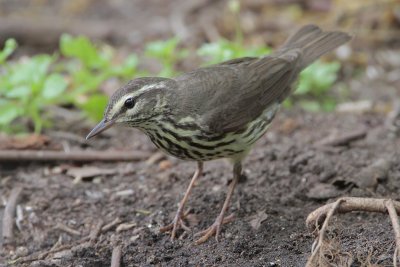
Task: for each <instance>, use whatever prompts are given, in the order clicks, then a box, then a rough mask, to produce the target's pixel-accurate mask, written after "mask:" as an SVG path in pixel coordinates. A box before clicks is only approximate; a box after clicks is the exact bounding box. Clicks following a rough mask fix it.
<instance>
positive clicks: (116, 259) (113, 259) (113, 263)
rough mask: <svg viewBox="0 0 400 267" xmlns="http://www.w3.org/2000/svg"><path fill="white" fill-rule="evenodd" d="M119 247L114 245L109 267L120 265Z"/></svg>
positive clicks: (118, 266)
mask: <svg viewBox="0 0 400 267" xmlns="http://www.w3.org/2000/svg"><path fill="white" fill-rule="evenodd" d="M121 254H122V253H121V247H120V246H115V247H114V249H113V251H112V256H111V267H120V265H121Z"/></svg>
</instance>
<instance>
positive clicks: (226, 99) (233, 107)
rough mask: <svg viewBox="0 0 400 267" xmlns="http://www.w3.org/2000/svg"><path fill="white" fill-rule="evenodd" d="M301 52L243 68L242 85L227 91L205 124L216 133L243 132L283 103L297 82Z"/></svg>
mask: <svg viewBox="0 0 400 267" xmlns="http://www.w3.org/2000/svg"><path fill="white" fill-rule="evenodd" d="M299 58H300V53H299V52H298V53H294V52H293V53H292V54H290V55H289V54H287V55H285V56H283V57H274V56H271V57H264V58H262V59H259V60H257V61H254V62H252V63H251V64H249V65H247V66H244V67H242V68H240V67H239V70H237V74H238V76H239V77H240V78H239V79H238V84H237V85H236V86H235V87H232V88H229V89H227V88H225V89H224V92H225V93H224V94H221V96H220V99H219V100H218V99H215V100H214V101H213V102H214V103H213V106H214V107H215V108H212V107H210V109H209V111H208V112H206V113H205V114H204V115H203V116H202V117H203V123H204V124H205V125H207V126H208V127H209V128H210V129H211V130H212V131H214V132H230V131H235V130H239V129H242V128H243V127H245V126H246V125H247V124H248V123H249V122H251V121H252V120H254V119H256V118H257V117H259V116H260V115H261V114H262V113H263V112H264V110H266V109H267V108H268V107H269V106H271V105H273V104H275V103H280V102H282V101H283V100H284V99H285V98H286V96H287V95H288V94H289V93H290V91H291V84H292V83H293V82H294V81H295V79H296V77H297V74H298V68H297V67H296V65H297V62H299Z"/></svg>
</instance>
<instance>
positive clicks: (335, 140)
mask: <svg viewBox="0 0 400 267" xmlns="http://www.w3.org/2000/svg"><path fill="white" fill-rule="evenodd" d="M366 136H367V131H366V130H359V131H356V132H352V133H347V134H344V135H341V136H328V137H327V138H325V139H322V140H321V141H319V142H317V144H316V145H317V146H345V145H348V144H349V143H351V142H354V141H357V140H359V139H363V138H365V137H366Z"/></svg>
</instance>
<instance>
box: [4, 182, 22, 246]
mask: <svg viewBox="0 0 400 267" xmlns="http://www.w3.org/2000/svg"><path fill="white" fill-rule="evenodd" d="M21 192H22V187H16V188H14V189H12V190H11V193H10V197H9V198H8V201H7V204H6V208H5V210H4V217H3V240H4V241H5V242H6V241H7V242H9V241H12V240H13V238H14V234H13V229H14V221H15V220H14V215H15V207H16V206H17V202H18V200H19V197H20V195H21Z"/></svg>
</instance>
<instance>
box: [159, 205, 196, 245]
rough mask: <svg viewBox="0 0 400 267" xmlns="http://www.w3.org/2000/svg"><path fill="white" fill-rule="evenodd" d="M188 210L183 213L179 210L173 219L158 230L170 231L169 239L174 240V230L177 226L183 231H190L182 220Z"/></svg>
mask: <svg viewBox="0 0 400 267" xmlns="http://www.w3.org/2000/svg"><path fill="white" fill-rule="evenodd" d="M189 212H190V211H189V210H188V211H187V212H185V213H183V212H182V211H179V210H178V212H177V213H176V215H175V218H174V220H173V221H172V222H171V223H170V224H168V225H166V226H164V227H161V228H160V232H162V233H165V232H170V233H171V240H174V239H175V237H176V231H177V230H178V229H179V228H182V229H183V230H184V231H185V232H190V231H191V230H190V228H189V227H188V226H187V225H186V224H185V223H184V222H183V219H184V218H185V217H186V216H187V215H188V214H189Z"/></svg>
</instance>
